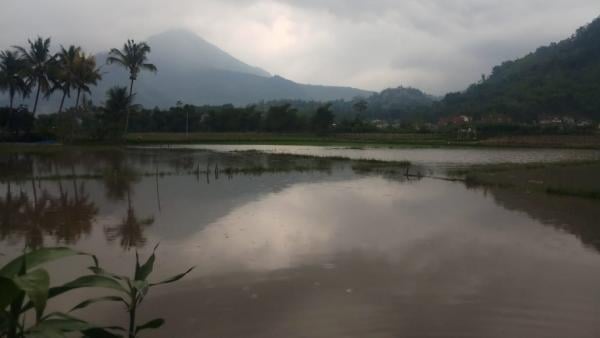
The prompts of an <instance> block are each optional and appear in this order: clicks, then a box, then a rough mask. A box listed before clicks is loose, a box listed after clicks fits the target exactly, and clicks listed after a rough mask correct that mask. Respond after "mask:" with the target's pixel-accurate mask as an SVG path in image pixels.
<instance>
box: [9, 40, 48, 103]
mask: <svg viewBox="0 0 600 338" xmlns="http://www.w3.org/2000/svg"><path fill="white" fill-rule="evenodd" d="M27 42H28V43H29V49H25V48H23V47H20V46H15V48H16V49H17V50H18V51H19V52H20V53H21V57H22V58H23V60H24V61H25V63H26V64H27V77H28V81H29V85H30V86H31V87H33V86H37V91H36V94H35V103H34V105H33V114H34V115H35V113H36V111H37V106H38V100H39V98H40V93H42V92H43V93H44V94H47V93H48V91H49V90H50V79H49V74H50V69H51V67H52V66H53V65H54V63H55V62H56V58H55V56H54V55H52V54H51V53H50V38H47V39H43V38H41V37H38V38H37V39H35V40H34V41H31V40H27Z"/></svg>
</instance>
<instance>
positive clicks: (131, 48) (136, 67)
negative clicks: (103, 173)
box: [106, 40, 157, 133]
mask: <svg viewBox="0 0 600 338" xmlns="http://www.w3.org/2000/svg"><path fill="white" fill-rule="evenodd" d="M150 51H151V48H150V46H148V44H147V43H145V42H140V43H136V42H135V41H134V40H127V42H126V43H125V44H124V45H123V48H122V49H120V50H119V49H116V48H113V49H111V50H110V52H109V54H108V58H107V59H106V63H108V64H117V65H120V66H122V67H124V68H126V69H127V70H128V71H129V80H130V83H129V96H130V97H132V96H133V83H134V82H135V80H137V78H138V75H139V74H140V72H141V71H142V70H148V71H151V72H156V71H157V68H156V66H155V65H153V64H151V63H148V62H147V61H148V54H150ZM128 128H129V112H127V116H126V118H125V133H127V130H128Z"/></svg>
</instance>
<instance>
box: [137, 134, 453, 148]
mask: <svg viewBox="0 0 600 338" xmlns="http://www.w3.org/2000/svg"><path fill="white" fill-rule="evenodd" d="M448 142H449V141H448V140H447V139H445V138H444V137H443V136H442V135H437V134H387V133H369V134H329V135H322V136H319V135H315V134H303V133H284V134H279V133H190V134H189V135H186V134H185V133H134V134H129V135H128V136H127V143H129V144H157V143H175V144H178V143H183V144H185V143H198V144H273V145H315V146H319V145H324V146H325V145H340V146H352V145H381V146H388V145H389V146H392V145H407V146H418V145H424V146H427V145H430V146H442V145H447V144H448ZM457 143H461V144H462V143H463V142H457Z"/></svg>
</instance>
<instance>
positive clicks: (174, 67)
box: [93, 30, 370, 108]
mask: <svg viewBox="0 0 600 338" xmlns="http://www.w3.org/2000/svg"><path fill="white" fill-rule="evenodd" d="M148 44H149V45H150V46H151V47H152V53H151V54H150V56H149V60H150V61H151V62H152V63H154V64H155V65H156V66H157V67H158V73H157V74H150V73H144V74H142V75H141V76H140V78H139V80H138V82H136V90H135V91H136V92H137V97H136V101H138V102H140V103H141V104H142V105H144V106H146V107H154V106H159V107H163V108H164V107H170V106H174V105H175V103H176V102H177V101H183V102H185V103H188V104H195V105H204V104H209V105H220V104H229V103H231V104H234V105H246V104H251V103H254V102H258V101H261V100H276V99H300V100H318V101H328V100H335V99H351V98H353V97H354V96H357V95H365V94H370V93H369V92H366V91H362V90H358V89H354V88H347V87H331V86H313V85H304V84H299V83H295V82H293V81H290V80H287V79H284V78H282V77H279V76H271V75H270V74H269V73H268V72H266V71H264V70H262V69H260V68H257V67H252V66H249V65H247V64H245V63H243V62H241V61H239V60H237V59H235V58H234V57H232V56H231V55H229V54H227V53H226V52H224V51H222V50H220V49H219V48H218V47H216V46H214V45H212V44H210V43H208V42H206V41H204V40H203V39H202V38H200V37H198V36H196V35H195V34H193V33H190V32H187V31H182V30H176V31H169V32H166V33H162V34H159V35H156V36H153V37H151V38H149V39H148ZM97 59H98V62H99V64H103V63H104V62H105V60H106V54H102V55H98V56H97ZM103 71H104V72H106V74H105V76H104V79H103V81H102V83H101V84H100V85H99V86H98V88H96V89H95V90H94V93H93V98H94V101H96V102H101V101H103V100H104V97H103V95H104V93H105V92H106V90H107V89H108V88H110V87H112V86H114V85H125V84H127V81H128V80H127V79H128V75H127V73H126V72H125V70H123V69H120V68H118V67H117V66H112V65H107V66H104V67H103Z"/></svg>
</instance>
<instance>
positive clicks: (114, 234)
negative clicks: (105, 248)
mask: <svg viewBox="0 0 600 338" xmlns="http://www.w3.org/2000/svg"><path fill="white" fill-rule="evenodd" d="M152 223H154V217H147V218H143V219H140V218H139V217H138V216H137V215H136V213H135V209H134V208H133V205H132V203H131V187H129V188H128V189H127V215H125V217H124V218H123V219H122V220H121V222H120V223H119V224H117V225H115V226H108V227H106V228H104V233H105V235H106V239H107V240H108V241H109V242H112V241H114V240H116V239H119V240H120V245H121V247H122V248H123V249H125V250H130V249H131V248H140V247H143V246H144V245H145V244H146V237H145V236H144V229H145V228H146V227H148V226H150V225H152Z"/></svg>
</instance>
